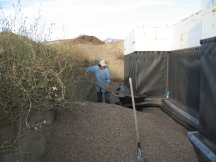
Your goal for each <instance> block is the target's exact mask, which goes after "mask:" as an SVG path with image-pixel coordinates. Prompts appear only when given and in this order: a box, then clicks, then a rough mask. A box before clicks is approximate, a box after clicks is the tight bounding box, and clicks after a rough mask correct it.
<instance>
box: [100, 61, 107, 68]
mask: <svg viewBox="0 0 216 162" xmlns="http://www.w3.org/2000/svg"><path fill="white" fill-rule="evenodd" d="M99 65H100V66H101V67H105V66H107V65H106V62H105V60H100V62H99Z"/></svg>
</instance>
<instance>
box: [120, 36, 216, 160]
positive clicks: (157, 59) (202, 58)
mask: <svg viewBox="0 0 216 162" xmlns="http://www.w3.org/2000/svg"><path fill="white" fill-rule="evenodd" d="M124 76H125V78H124V84H125V86H126V87H128V88H129V83H128V79H129V78H132V80H133V86H134V91H135V92H136V93H137V94H140V95H146V98H151V99H154V98H161V100H162V101H163V106H162V109H163V110H164V111H165V112H167V113H169V114H170V115H171V116H173V117H174V118H175V119H176V120H178V121H179V122H181V123H182V124H184V125H185V126H187V127H188V128H189V129H191V130H196V131H197V132H193V133H191V132H190V133H189V137H190V138H191V139H194V138H197V139H199V140H198V141H203V143H204V144H205V145H206V146H207V148H211V149H210V150H212V151H213V152H214V151H216V150H215V149H216V147H215V146H216V126H215V124H216V89H215V84H216V37H214V38H209V39H205V40H202V41H201V47H196V48H189V49H184V50H175V51H135V52H133V53H131V54H128V55H125V75H124ZM202 139H205V140H202ZM206 141H208V142H206ZM193 142H194V141H193V140H192V143H193ZM193 144H194V146H195V147H198V146H196V144H197V143H196V142H195V143H193ZM198 145H199V146H200V144H198ZM199 149H201V150H203V147H202V148H197V150H199ZM208 151H209V150H208ZM200 154H201V153H200ZM213 155H214V154H213ZM212 157H214V156H212ZM204 159H205V158H204ZM206 159H208V158H206ZM213 159H214V158H213Z"/></svg>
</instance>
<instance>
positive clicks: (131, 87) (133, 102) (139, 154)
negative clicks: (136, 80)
mask: <svg viewBox="0 0 216 162" xmlns="http://www.w3.org/2000/svg"><path fill="white" fill-rule="evenodd" d="M129 83H130V91H131V98H132V104H133V112H134V120H135V129H136V137H137V147H138V155H137V158H138V160H139V161H141V162H144V161H145V159H144V158H143V157H142V152H141V143H140V137H139V130H138V123H137V116H136V107H135V101H134V94H133V84H132V79H131V78H129Z"/></svg>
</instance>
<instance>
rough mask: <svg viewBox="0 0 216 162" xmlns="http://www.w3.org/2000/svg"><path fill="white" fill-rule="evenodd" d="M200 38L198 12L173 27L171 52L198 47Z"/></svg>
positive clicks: (199, 17) (199, 15)
mask: <svg viewBox="0 0 216 162" xmlns="http://www.w3.org/2000/svg"><path fill="white" fill-rule="evenodd" d="M201 37H202V21H201V12H198V13H196V14H194V15H192V16H190V17H188V18H186V19H184V20H182V21H180V22H178V23H177V24H175V25H173V35H172V50H179V49H185V48H191V47H198V46H200V39H201Z"/></svg>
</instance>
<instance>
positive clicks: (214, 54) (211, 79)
mask: <svg viewBox="0 0 216 162" xmlns="http://www.w3.org/2000/svg"><path fill="white" fill-rule="evenodd" d="M201 53H202V56H201V64H200V69H201V74H200V75H201V77H200V78H201V80H200V127H199V132H200V134H201V135H203V136H204V137H205V138H207V139H208V140H209V141H211V142H212V143H214V145H216V88H215V87H216V37H214V38H210V39H206V40H202V41H201Z"/></svg>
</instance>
